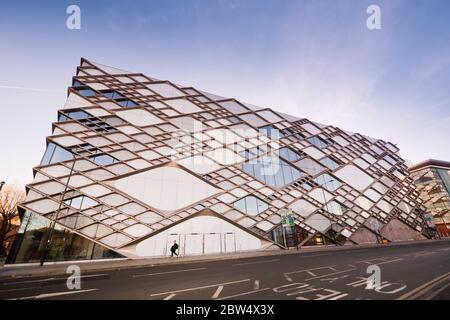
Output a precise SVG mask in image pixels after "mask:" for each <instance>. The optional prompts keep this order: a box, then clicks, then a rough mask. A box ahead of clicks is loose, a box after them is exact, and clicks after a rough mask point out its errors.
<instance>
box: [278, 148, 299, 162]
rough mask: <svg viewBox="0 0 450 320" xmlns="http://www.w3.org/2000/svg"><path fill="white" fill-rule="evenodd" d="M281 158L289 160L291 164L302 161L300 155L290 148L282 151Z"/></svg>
mask: <svg viewBox="0 0 450 320" xmlns="http://www.w3.org/2000/svg"><path fill="white" fill-rule="evenodd" d="M279 152H280V157H283V158H284V159H286V160H289V161H291V162H295V161H298V160H300V156H299V155H298V153H296V152H294V151H292V150H291V149H289V148H282V149H280V151H279Z"/></svg>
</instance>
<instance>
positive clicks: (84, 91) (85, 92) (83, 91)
mask: <svg viewBox="0 0 450 320" xmlns="http://www.w3.org/2000/svg"><path fill="white" fill-rule="evenodd" d="M77 92H78V93H79V94H81V95H82V96H84V97H92V96H95V91H94V90H91V89H77Z"/></svg>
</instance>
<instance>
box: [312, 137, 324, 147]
mask: <svg viewBox="0 0 450 320" xmlns="http://www.w3.org/2000/svg"><path fill="white" fill-rule="evenodd" d="M308 141H309V142H310V143H312V144H313V145H315V146H316V147H318V148H320V149H323V148H326V147H327V143H326V142H325V141H323V140H322V139H320V138H319V137H311V138H308Z"/></svg>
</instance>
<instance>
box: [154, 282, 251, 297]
mask: <svg viewBox="0 0 450 320" xmlns="http://www.w3.org/2000/svg"><path fill="white" fill-rule="evenodd" d="M246 281H250V279H244V280H237V281H231V282H223V283H216V284H211V285H207V286H201V287H195V288H188V289H180V290H172V291H166V292H159V293H152V294H151V295H150V296H151V297H154V296H160V295H164V294H170V293H179V292H186V291H193V290H200V289H206V288H212V287H217V286H225V285H227V284H233V283H240V282H246Z"/></svg>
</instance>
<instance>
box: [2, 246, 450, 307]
mask: <svg viewBox="0 0 450 320" xmlns="http://www.w3.org/2000/svg"><path fill="white" fill-rule="evenodd" d="M71 265H76V266H78V267H79V270H77V268H75V273H74V274H66V271H67V267H68V264H50V265H46V266H44V267H39V266H15V267H4V268H2V269H1V270H0V299H33V300H34V299H137V300H142V299H145V300H147V299H151V300H153V299H155V300H161V299H164V300H176V299H182V300H192V299H210V300H227V299H233V300H236V299H237V300H238V299H243V300H246V299H254V300H265V299H276V300H286V299H297V300H341V299H352V300H353V299H377V300H379V299H382V300H391V299H402V300H409V299H422V300H428V299H443V300H450V241H449V240H441V241H419V242H412V243H400V244H389V245H376V246H373V245H372V246H351V247H328V248H327V247H325V248H320V249H319V248H311V249H303V248H302V249H300V250H299V251H297V250H290V251H271V252H247V253H240V254H233V255H220V256H218V255H216V256H202V257H182V258H161V259H145V260H120V261H103V262H84V263H74V262H71ZM77 271H80V273H79V277H75V276H76V275H78V273H77ZM72 272H74V271H73V269H72ZM68 276H69V278H68ZM369 277H371V279H378V280H379V281H378V282H375V285H374V286H372V288H367V284H368V278H369ZM78 284H79V286H78Z"/></svg>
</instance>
